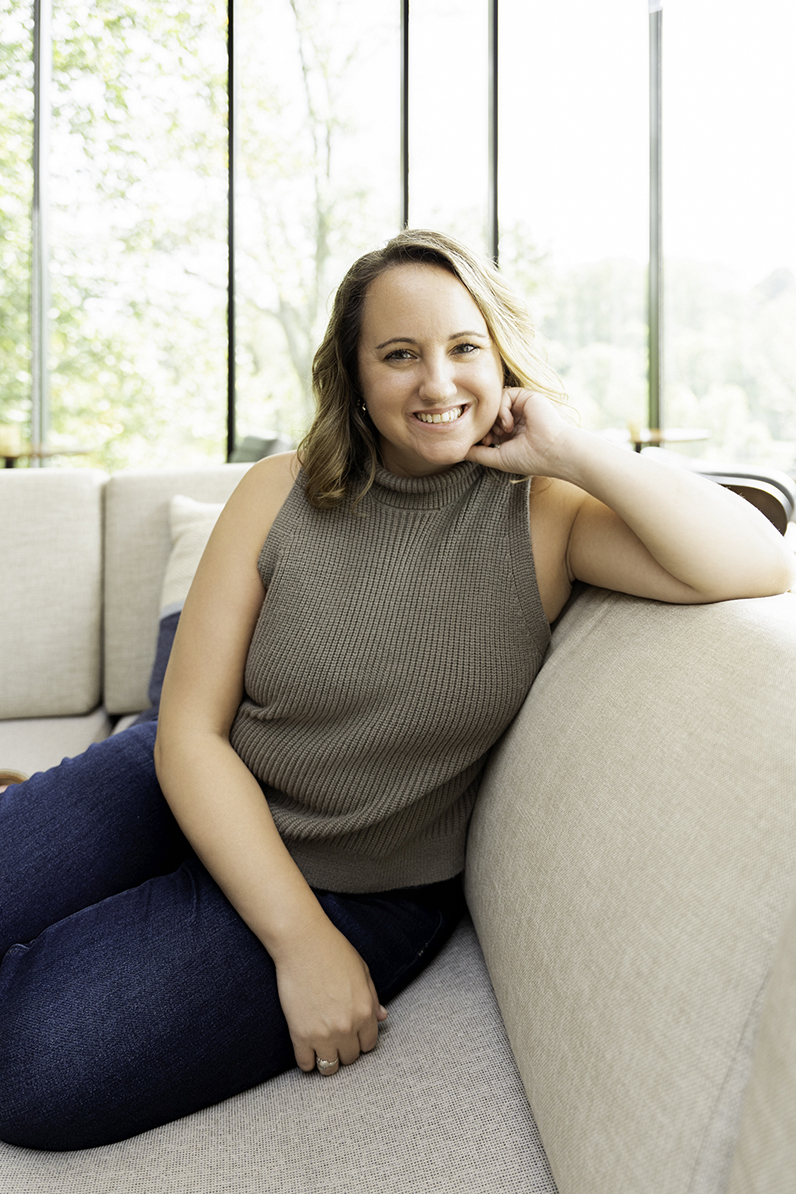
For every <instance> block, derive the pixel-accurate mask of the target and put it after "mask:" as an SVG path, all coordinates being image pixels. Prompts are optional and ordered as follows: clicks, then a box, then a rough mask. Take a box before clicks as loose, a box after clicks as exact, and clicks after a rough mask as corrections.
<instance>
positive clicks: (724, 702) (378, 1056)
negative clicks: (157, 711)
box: [0, 465, 796, 1194]
mask: <svg viewBox="0 0 796 1194" xmlns="http://www.w3.org/2000/svg"><path fill="white" fill-rule="evenodd" d="M243 471H244V467H243V466H235V465H231V466H218V467H208V468H206V469H204V470H201V471H199V470H195V471H167V472H149V473H142V472H133V473H126V474H125V473H122V474H117V475H116V476H114V477H112V478H110V479H108V478H107V477H106V476H105V475H104V474H101V473H97V472H89V471H82V470H74V471H72V470H69V471H67V470H63V471H61V470H37V471H32V470H31V471H13V472H12V471H8V472H3V473H0V547H1V549H2V555H1V556H0V558H1V559H2V562H3V578H2V586H0V666H2V685H0V718H3V719H6V720H4V721H0V765H2V766H7V767H18V768H20V769H23V770H26V771H31V770H34V769H39V768H42V767H47V766H51V765H53V764H55V763H57V762H58V760H59V758H60V757H61V756H62V755H64V754H72V753H75V752H77V751H79V750H81V749H82V748H83V747H85V746H86V745H87V744H88V743H89V742H91V741H93V740H95V739H97V738H100V737H102V736H104V735H106V734H107V733H109V732H110V731H111V729H112V722H113V719H115V718H117V717H118V716H121V715H126V714H130V713H132V712H134V711H136V710H139V709H141V708H143V707H144V706H145V705H146V703H147V699H146V689H147V679H148V675H149V670H150V667H151V663H152V657H153V654H154V650H155V637H156V633H157V621H158V613H159V605H160V601H161V597H162V591H161V586H162V581H163V575H164V571H165V569H166V566H167V562H168V561H169V558H170V554H171V553H172V545H171V539H170V530H169V509H170V500H171V498H172V497H173V495H175V494H184V495H187V496H188V497H191V498H194V499H196V500H198V501H201V502H221V501H223V500H224V499H225V498H226V496H227V495H228V494H229V492H230V491H231V489H232V487H233V485H234V483H235V482H236V481H237V479H238V478H239V477H240V476H241V475H242V473H243ZM795 727H796V597H794V596H792V595H787V596H784V597H777V598H770V599H765V600H761V601H739V602H731V603H727V604H724V605H718V606H706V607H697V608H687V609H683V608H677V607H671V606H666V605H658V604H655V603H653V602H648V601H642V600H636V599H633V598H628V597H622V596H617V595H615V594H610V593H606V592H604V591H601V590H588V589H587V590H584V591H583V592H581V593H579V594H578V595H577V596H576V598H575V599H574V600H573V602H572V603H571V604H570V607H569V608H568V610H567V611H566V612H565V614H564V615H563V617H562V618H561V619H560V622H559V624H558V626H557V628H556V630H555V633H554V636H553V643H552V646H551V648H550V652H549V656H548V659H547V662H546V663H545V666H544V668H543V670H542V672H541V674H540V676H539V678H538V680H537V682H536V684H535V686H534V688H533V690H532V692H531V695H530V696H529V698H528V701H527V703H526V705H525V707H524V708H523V710H522V711H521V713H520V715H519V716H518V718H517V720H516V721H515V723H514V725H513V726H512V727H511V729H510V730H509V732H508V734H507V735H506V737H505V739H504V740H503V742H502V743H501V744H500V746H499V748H498V749H497V750H496V751H495V754H494V758H493V760H492V762H491V765H490V767H489V770H488V773H487V775H486V778H485V780H484V783H483V787H482V792H481V797H480V800H479V804H478V807H477V809H476V813H475V816H474V820H473V824H472V828H471V833H470V841H469V850H468V865H467V894H468V901H469V906H470V910H471V913H472V922H470V921H469V920H468V921H467V922H466V923H465V924H463V925H462V926H461V927H460V928H459V930H458V931H457V932H456V934H455V936H454V938H453V939H452V941H451V942H450V943H449V945H448V946H447V947H446V949H445V950H444V952H443V953H442V955H441V956H440V957H439V958H438V959H437V960H436V961H435V962H434V963H433V964H432V966H431V967H430V968H429V970H428V971H427V972H426V973H425V974H424V975H423V976H422V977H421V978H420V979H418V980H417V981H416V982H415V983H414V984H413V985H412V986H411V987H410V988H409V989H408V990H407V991H406V992H404V993H403V994H402V995H401V996H400V997H399V998H397V999H396V1000H394V1002H393V1003H392V1005H391V1008H390V1018H389V1020H388V1024H387V1026H386V1027H385V1028H384V1029H383V1030H382V1035H381V1041H380V1046H379V1048H378V1050H377V1051H376V1052H375V1053H373V1054H371V1055H369V1056H367V1057H364V1058H362V1059H361V1060H360V1061H359V1062H358V1063H357V1064H356V1065H355V1066H352V1067H351V1068H350V1069H347V1070H344V1071H343V1072H341V1074H340V1075H339V1076H338V1077H336V1078H335V1079H333V1080H325V1079H322V1078H320V1077H319V1076H317V1075H312V1076H307V1075H303V1074H301V1073H299V1072H298V1071H294V1072H292V1073H289V1074H285V1075H283V1076H282V1077H280V1078H278V1079H276V1080H274V1081H273V1082H271V1083H267V1084H265V1085H264V1086H262V1087H260V1088H257V1089H255V1090H252V1091H249V1092H247V1093H246V1094H243V1095H240V1096H238V1097H236V1098H234V1099H231V1100H230V1101H229V1102H227V1103H224V1104H221V1105H219V1106H217V1107H212V1108H209V1109H208V1110H206V1111H204V1112H201V1113H200V1114H197V1115H194V1116H191V1117H189V1118H188V1119H185V1120H182V1121H179V1122H178V1123H175V1124H170V1125H167V1126H165V1127H163V1128H161V1129H158V1130H156V1131H153V1132H149V1133H147V1134H145V1135H143V1136H140V1137H138V1138H136V1139H134V1140H130V1141H126V1142H124V1143H121V1144H116V1145H112V1146H109V1147H106V1148H99V1149H92V1150H87V1151H85V1152H78V1153H36V1152H30V1151H27V1150H24V1149H17V1148H13V1147H10V1146H7V1145H0V1190H2V1192H3V1194H34V1192H35V1194H78V1192H80V1194H127V1192H129V1194H140V1192H142V1191H146V1192H147V1194H153V1192H161V1191H162V1192H163V1194H166V1192H168V1194H183V1192H184V1194H189V1192H190V1194H196V1192H198V1194H215V1192H216V1191H218V1192H221V1191H224V1192H227V1191H229V1192H235V1194H237V1192H241V1194H243V1192H245V1194H248V1192H252V1194H254V1192H255V1191H257V1192H258V1194H260V1192H270V1191H274V1192H277V1191H278V1192H279V1194H292V1192H300V1194H311V1192H312V1194H314V1192H316V1191H321V1190H323V1191H336V1192H337V1191H339V1192H341V1194H342V1192H346V1194H347V1192H349V1191H365V1190H367V1191H378V1192H380V1194H381V1192H385V1194H399V1192H400V1194H404V1192H406V1191H449V1192H451V1194H467V1192H469V1191H483V1192H487V1191H488V1192H490V1194H491V1192H493V1191H498V1192H502V1191H506V1192H517V1194H519V1192H523V1194H532V1192H540V1194H541V1192H544V1191H553V1190H555V1189H556V1188H557V1189H558V1191H559V1192H560V1194H724V1192H725V1191H730V1194H742V1192H743V1194H746V1192H752V1191H755V1192H757V1194H775V1192H780V1191H781V1192H782V1194H785V1191H788V1192H789V1194H790V1192H792V1191H793V1190H796V912H790V913H789V909H791V907H792V900H793V897H794V890H795V884H796V799H794V797H795V796H796V728H795ZM197 1030H200V1026H197ZM0 1047H1V1046H0ZM750 1074H751V1078H750ZM531 1107H532V1108H533V1113H531ZM537 1124H538V1131H537V1127H536V1125H537Z"/></svg>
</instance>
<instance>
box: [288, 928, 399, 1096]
mask: <svg viewBox="0 0 796 1194" xmlns="http://www.w3.org/2000/svg"><path fill="white" fill-rule="evenodd" d="M324 921H325V923H323V922H321V923H317V922H316V924H315V925H313V928H312V931H311V932H309V933H307V934H306V936H303V937H299V938H298V939H294V940H293V941H292V942H291V943H290V946H289V947H288V948H287V949H286V950H285V951H284V953H281V952H280V954H279V955H278V957H277V958H275V959H274V961H275V964H276V975H277V984H278V989H279V999H280V1002H281V1004H282V1011H283V1012H284V1014H285V1019H286V1020H287V1024H288V1028H289V1030H290V1039H291V1041H292V1042H293V1050H294V1052H295V1055H296V1062H297V1064H298V1065H299V1067H300V1068H301V1069H302V1070H305V1071H307V1072H309V1071H310V1070H312V1069H314V1068H315V1065H316V1063H317V1060H318V1059H320V1060H321V1061H334V1060H336V1061H337V1062H338V1064H337V1065H333V1066H329V1067H326V1066H319V1072H320V1073H322V1074H326V1075H329V1074H336V1073H337V1070H338V1068H339V1065H351V1063H352V1062H354V1061H356V1059H357V1058H358V1057H359V1055H360V1053H368V1052H370V1050H371V1049H375V1047H376V1044H377V1043H378V1038H379V1023H380V1022H381V1021H382V1020H386V1018H387V1010H386V1008H384V1007H382V1005H381V1004H380V1003H379V997H378V995H377V993H376V988H375V986H374V985H373V980H372V978H371V977H370V971H369V970H368V967H367V966H366V964H365V962H364V961H363V959H362V958H361V957H360V955H359V954H358V953H357V951H356V950H355V949H354V947H353V945H351V943H350V941H348V940H347V938H346V937H344V936H343V934H342V933H341V932H340V931H339V930H338V929H336V928H335V926H334V925H333V924H332V923H331V921H330V920H328V919H327V918H326V917H324Z"/></svg>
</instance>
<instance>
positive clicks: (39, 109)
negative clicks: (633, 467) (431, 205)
mask: <svg viewBox="0 0 796 1194" xmlns="http://www.w3.org/2000/svg"><path fill="white" fill-rule="evenodd" d="M398 3H400V28H401V37H400V53H401V107H400V111H401V134H400V154H401V170H400V178H401V192H402V193H401V204H400V210H401V212H402V218H403V226H404V227H406V226H407V225H408V221H409V212H410V200H411V193H410V175H409V159H410V153H409V150H410V119H409V116H410V105H411V102H412V96H411V94H410V87H409V61H410V45H411V32H412V25H411V11H410V2H409V0H398ZM648 3H649V61H650V69H649V112H650V125H649V148H650V186H649V196H650V202H649V229H650V238H649V262H648V292H647V308H648V379H647V380H648V401H647V412H648V425H649V426H650V427H651V428H653V429H658V428H661V427H662V426H663V425H664V412H663V411H662V409H661V395H662V376H661V374H662V339H663V335H662V319H663V269H662V235H661V225H662V202H661V193H662V179H661V43H662V0H648ZM487 4H488V38H487V55H488V79H489V87H488V99H487V103H488V107H489V111H488V161H487V163H486V170H487V179H488V184H487V186H488V236H489V242H490V244H489V251H490V253H491V255H492V257H493V259H494V261H495V263H496V264H499V260H500V222H499V196H498V164H499V124H498V115H499V113H498V87H499V57H498V54H499V0H487ZM33 13H34V49H33V54H34V137H33V140H34V146H33V208H32V279H31V356H32V362H31V439H32V440H33V442H34V443H39V444H46V442H47V435H48V424H49V402H48V368H47V357H48V344H49V328H48V319H49V316H48V311H49V299H48V293H49V284H48V193H47V177H48V171H47V159H48V153H49V109H50V94H49V84H50V75H51V61H52V48H51V22H52V0H33ZM227 57H228V72H227V90H228V163H229V165H228V170H229V175H228V213H227V245H228V277H227V453H226V454H227V459H229V458H230V457H231V455H232V453H233V451H234V449H235V446H236V376H235V319H236V295H235V244H236V203H235V200H236V185H235V168H236V159H237V154H236V136H237V113H236V107H237V100H236V95H237V88H236V56H235V0H228V32H227ZM31 463H32V464H34V465H39V464H40V463H42V461H41V460H39V459H35V460H34V461H32V462H31Z"/></svg>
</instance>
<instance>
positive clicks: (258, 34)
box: [235, 0, 401, 440]
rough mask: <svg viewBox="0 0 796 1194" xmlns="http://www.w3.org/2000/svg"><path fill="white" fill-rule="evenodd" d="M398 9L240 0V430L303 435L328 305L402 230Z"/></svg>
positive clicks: (335, 1) (331, 1) (360, 2)
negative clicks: (362, 260)
mask: <svg viewBox="0 0 796 1194" xmlns="http://www.w3.org/2000/svg"><path fill="white" fill-rule="evenodd" d="M399 18H400V12H399V5H398V4H396V3H392V2H390V3H387V2H386V0H379V2H378V3H374V2H373V0H238V2H237V3H236V6H235V46H236V61H237V75H238V84H239V90H238V92H237V95H236V112H237V128H238V133H239V138H238V150H237V172H236V192H237V200H236V307H237V311H236V374H237V398H236V409H237V435H238V439H240V438H242V437H243V436H246V435H253V436H258V437H261V438H268V437H269V435H271V434H273V433H274V432H276V433H278V434H281V435H284V436H287V437H289V438H291V439H293V440H296V439H298V438H299V437H300V436H301V435H302V434H303V433H304V431H305V430H306V428H307V426H308V425H309V420H310V418H311V413H312V399H311V392H310V367H311V363H312V357H313V354H314V352H315V349H316V348H317V345H318V342H319V340H320V337H321V335H322V333H323V330H324V328H325V326H326V323H327V320H328V315H329V299H330V296H331V294H332V293H333V291H334V289H335V287H336V286H337V284H338V282H339V281H340V278H341V277H342V275H343V273H344V272H345V270H346V269H347V267H348V266H349V265H350V264H351V262H352V260H353V259H354V258H355V257H357V256H359V255H360V254H361V253H363V252H365V251H367V250H368V249H371V248H373V247H375V245H376V244H378V243H379V242H381V241H383V240H385V239H387V237H389V236H391V235H393V234H394V233H395V232H396V231H397V229H398V227H399V225H400V193H401V186H400V22H399Z"/></svg>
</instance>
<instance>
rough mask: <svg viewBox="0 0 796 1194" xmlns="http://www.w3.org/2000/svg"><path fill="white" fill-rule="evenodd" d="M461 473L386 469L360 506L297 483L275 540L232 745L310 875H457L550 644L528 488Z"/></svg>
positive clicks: (483, 472)
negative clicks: (504, 737) (318, 502)
mask: <svg viewBox="0 0 796 1194" xmlns="http://www.w3.org/2000/svg"><path fill="white" fill-rule="evenodd" d="M512 480H514V481H516V478H511V477H509V476H507V475H506V474H505V473H501V472H498V471H496V470H494V469H485V468H482V467H481V466H480V465H476V464H470V463H463V464H458V465H456V466H455V467H454V468H453V469H451V470H450V471H449V472H446V473H441V474H439V475H437V476H432V477H425V478H420V479H414V478H402V477H395V476H393V475H392V474H391V473H388V472H387V471H386V470H385V469H379V471H378V474H377V480H376V484H375V485H374V487H373V488H372V489H371V491H370V492H369V493H368V494H367V496H366V497H365V498H364V499H363V501H362V502H361V503H360V505H359V507H358V508H357V509H356V510H353V511H352V509H351V507H350V504H345V505H343V506H341V507H338V508H336V509H334V510H326V511H320V510H315V509H314V508H313V507H312V506H311V505H310V503H309V502H308V501H307V499H306V496H305V493H304V488H303V477H302V476H301V475H300V476H299V478H298V480H297V481H296V484H295V485H294V486H293V489H292V490H291V492H290V494H289V496H288V498H287V501H286V502H285V504H284V506H283V507H282V509H281V511H280V512H279V514H278V516H277V518H276V520H275V522H274V525H273V527H272V529H271V531H270V533H269V535H268V538H267V540H266V542H265V545H264V546H263V549H262V552H261V555H260V560H259V568H260V574H261V576H262V579H263V583H264V584H265V586H266V590H267V593H266V597H265V600H264V602H263V607H262V611H261V613H260V616H259V619H258V622H257V625H256V628H255V631H254V635H253V637H252V642H251V647H250V649H249V654H248V659H247V662H246V673H245V691H246V696H245V699H244V700H243V702H242V704H241V707H240V709H239V711H238V713H237V715H236V717H235V721H234V723H233V725H232V730H231V735H230V738H231V742H232V745H233V747H234V748H235V750H236V751H237V753H238V754H239V755H240V757H241V758H242V759H243V761H244V762H245V763H246V765H247V766H248V767H249V769H250V770H251V771H252V772H253V773H254V775H255V776H257V778H258V779H259V781H260V783H261V784H262V787H263V790H264V793H265V795H266V797H267V799H268V803H269V805H270V808H271V810H272V812H273V816H274V820H275V822H276V825H277V827H278V829H279V832H280V834H281V835H282V838H283V840H284V842H285V844H286V845H287V847H288V849H289V850H290V853H291V855H292V856H293V858H294V859H295V861H296V863H297V864H298V866H299V867H300V868H301V870H302V872H303V873H304V875H305V877H306V878H307V880H308V882H309V883H310V884H312V885H313V886H314V887H323V888H329V889H331V890H334V891H349V892H356V891H379V890H382V891H383V890H387V889H389V888H393V887H405V886H413V885H416V884H423V883H433V882H436V881H437V880H440V879H447V878H450V877H451V876H452V875H455V874H456V873H457V872H458V871H460V870H461V869H462V867H463V865H464V847H465V837H466V832H467V823H468V820H469V817H470V813H471V812H472V808H473V804H474V801H475V795H476V790H477V787H478V780H479V777H480V775H481V772H482V770H483V767H484V763H485V756H486V754H487V752H488V751H489V748H490V747H491V746H492V744H493V743H494V742H495V741H496V739H497V738H498V737H499V736H500V735H501V734H502V733H503V731H504V730H505V729H506V727H507V725H508V724H509V722H510V721H511V720H512V718H513V717H514V715H515V713H516V712H517V710H518V709H519V707H520V705H521V704H522V701H523V699H524V697H525V695H526V693H527V692H528V689H529V688H530V686H531V683H532V681H533V679H534V677H535V676H536V673H537V671H538V670H539V667H540V665H541V662H542V658H543V656H544V653H545V650H546V648H547V644H548V641H549V638H550V630H549V627H548V624H547V621H546V619H545V616H544V612H543V610H542V606H541V602H540V599H539V592H538V589H537V585H536V576H535V572H534V566H533V557H532V554H531V546H530V532H529V519H528V482H527V481H523V482H520V483H518V484H512V483H511V482H512Z"/></svg>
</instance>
